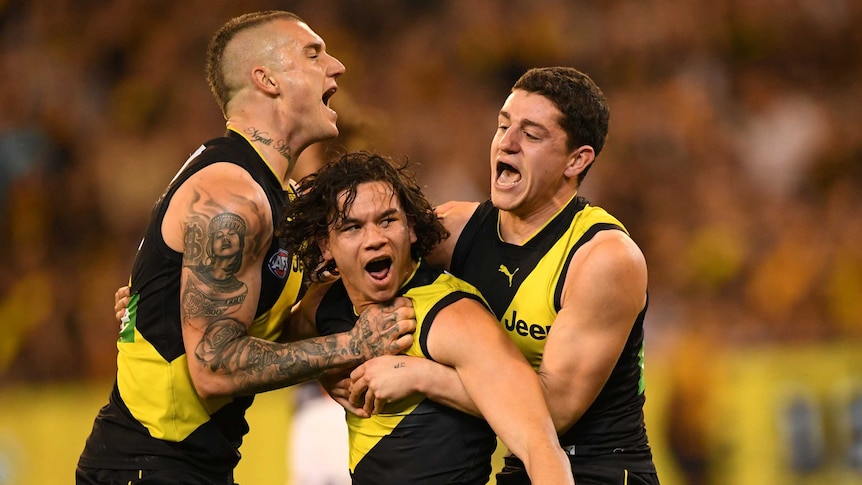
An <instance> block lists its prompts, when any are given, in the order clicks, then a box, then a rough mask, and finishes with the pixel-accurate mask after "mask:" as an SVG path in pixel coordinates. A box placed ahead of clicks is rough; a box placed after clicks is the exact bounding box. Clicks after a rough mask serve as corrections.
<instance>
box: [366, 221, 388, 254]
mask: <svg viewBox="0 0 862 485" xmlns="http://www.w3.org/2000/svg"><path fill="white" fill-rule="evenodd" d="M364 242H365V247H367V248H370V249H377V248H380V247H381V246H383V245H384V244H386V237H385V236H384V234H383V229H382V228H381V227H380V226H378V225H377V224H369V225H368V227H367V228H366V230H365V241H364Z"/></svg>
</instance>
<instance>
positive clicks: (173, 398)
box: [79, 131, 302, 476]
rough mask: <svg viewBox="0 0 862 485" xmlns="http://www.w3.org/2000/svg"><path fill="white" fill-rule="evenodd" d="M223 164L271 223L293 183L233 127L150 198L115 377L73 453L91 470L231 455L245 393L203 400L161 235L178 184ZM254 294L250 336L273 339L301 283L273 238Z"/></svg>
mask: <svg viewBox="0 0 862 485" xmlns="http://www.w3.org/2000/svg"><path fill="white" fill-rule="evenodd" d="M218 162H230V163H234V164H236V165H239V166H240V167H242V168H244V169H245V170H246V171H248V173H249V174H251V176H252V177H253V178H254V180H255V181H257V183H258V184H259V185H260V187H261V188H262V189H263V190H264V192H265V193H266V196H267V199H268V200H269V204H270V206H271V209H272V220H273V221H274V223H278V221H280V220H281V213H282V210H283V208H284V206H285V203H287V201H288V200H289V198H290V197H292V188H291V187H284V186H283V185H282V182H281V179H280V178H279V177H278V176H276V175H275V173H274V172H273V171H272V169H271V168H270V167H269V166H268V164H267V163H266V162H265V160H264V159H263V158H262V157H261V155H260V154H259V153H258V152H257V151H256V150H255V148H254V147H253V146H252V145H251V143H249V141H248V140H247V139H246V138H245V137H244V136H243V135H241V134H239V133H237V132H235V131H228V133H227V134H226V135H225V136H224V137H222V138H217V139H214V140H211V141H208V142H207V143H205V144H204V145H203V146H201V147H200V148H199V149H198V151H196V152H195V153H194V154H193V155H192V156H191V157H190V158H189V160H188V161H187V162H186V164H185V165H184V166H183V168H182V169H181V170H180V172H179V173H178V174H177V175H176V176H175V177H174V180H172V181H171V183H170V184H169V186H168V188H167V190H166V191H165V193H164V194H163V195H162V197H161V198H160V199H159V201H158V202H157V203H156V205H155V207H154V209H153V214H152V217H151V219H150V222H149V225H148V227H147V229H146V233H145V236H144V239H143V241H142V242H141V245H140V247H139V249H138V252H137V255H136V257H135V262H134V266H133V268H132V275H131V279H130V282H131V299H130V301H129V305H128V308H127V309H128V313H127V317H128V319H127V320H126V319H124V321H123V323H122V326H121V330H120V337H119V340H118V341H117V350H118V356H117V378H116V381H115V384H114V389H113V392H112V393H111V397H110V400H109V402H108V404H107V405H106V406H105V407H104V408H102V410H101V411H100V412H99V415H98V417H97V418H96V422H95V424H94V427H93V431H92V434H91V435H90V437H89V439H88V440H87V444H86V447H85V449H84V452H83V454H82V455H81V458H80V462H79V463H80V464H81V465H82V466H87V467H91V468H111V469H131V468H141V469H155V468H172V467H197V468H200V469H203V470H207V471H211V472H214V473H216V474H219V475H222V476H223V475H224V474H225V473H226V472H229V471H230V470H232V469H233V468H234V467H235V466H236V464H237V462H238V460H239V451H238V448H239V445H240V443H241V442H242V438H243V436H244V435H245V434H246V433H247V432H248V425H247V423H246V421H245V410H246V409H247V408H248V406H250V405H251V403H252V398H251V397H243V398H235V399H232V398H220V399H209V400H204V399H201V398H200V397H199V396H198V395H197V393H196V392H195V388H194V385H193V383H192V380H191V376H190V374H189V370H188V365H187V356H186V353H185V348H184V346H183V337H182V329H181V325H180V296H179V295H180V277H181V273H182V271H181V270H182V259H183V254H182V253H180V252H176V251H174V250H172V249H171V248H170V247H169V246H168V245H167V244H166V243H165V241H164V240H163V238H162V236H161V226H162V221H163V219H164V216H165V212H166V211H167V208H168V204H169V203H170V201H171V198H172V197H173V195H174V193H175V192H176V190H177V188H178V187H179V186H180V185H181V184H182V183H183V182H185V181H186V180H188V178H189V177H191V176H192V175H193V174H195V173H197V172H198V171H199V170H201V169H202V168H204V167H206V166H209V165H211V164H213V163H218ZM260 271H261V294H260V301H259V303H258V308H257V311H256V318H255V320H254V323H253V325H252V326H251V328H250V329H249V333H250V334H251V335H252V336H255V337H259V338H262V339H266V340H275V339H277V338H278V337H279V336H280V334H281V323H280V321H281V317H282V316H283V315H285V314H286V313H287V312H289V311H290V308H291V306H292V305H293V304H294V303H295V302H296V301H297V300H298V299H299V297H300V293H301V290H302V273H301V272H300V271H299V269H298V266H297V264H296V262H295V261H294V258H292V257H291V256H290V255H289V254H288V253H287V252H286V251H285V250H284V249H283V248H282V247H281V245H280V242H279V240H278V238H277V237H275V236H273V239H272V241H271V243H270V246H269V248H268V249H267V252H266V256H265V258H264V262H263V265H262V266H261V269H260Z"/></svg>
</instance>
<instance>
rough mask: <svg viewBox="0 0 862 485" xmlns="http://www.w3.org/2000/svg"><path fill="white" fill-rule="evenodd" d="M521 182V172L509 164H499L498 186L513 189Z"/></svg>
mask: <svg viewBox="0 0 862 485" xmlns="http://www.w3.org/2000/svg"><path fill="white" fill-rule="evenodd" d="M520 181H521V172H519V171H518V170H517V169H516V168H515V167H513V166H511V165H509V164H508V163H503V162H497V185H500V186H503V187H512V186H514V185H517V184H518V182H520Z"/></svg>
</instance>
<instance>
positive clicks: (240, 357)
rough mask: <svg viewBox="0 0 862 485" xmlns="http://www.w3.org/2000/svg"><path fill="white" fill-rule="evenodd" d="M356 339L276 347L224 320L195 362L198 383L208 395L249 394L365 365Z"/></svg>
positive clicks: (211, 330)
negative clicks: (197, 369)
mask: <svg viewBox="0 0 862 485" xmlns="http://www.w3.org/2000/svg"><path fill="white" fill-rule="evenodd" d="M356 340H357V339H356V337H355V336H354V335H353V334H351V333H340V334H334V335H328V336H323V337H316V338H311V339H306V340H301V341H298V342H288V343H276V342H270V341H267V340H263V339H259V338H256V337H252V336H249V335H248V334H247V332H246V330H245V326H244V325H243V324H242V323H240V322H238V321H236V320H231V319H223V320H221V321H218V322H214V323H212V324H211V325H210V326H209V327H208V329H207V331H206V333H205V334H204V336H203V338H202V339H201V340H200V342H199V343H198V345H197V346H196V348H195V349H194V355H191V356H189V359H190V362H189V364H190V368H193V367H194V366H197V367H198V368H199V369H200V371H201V372H199V373H198V375H197V376H196V377H197V378H196V379H195V385H196V387H197V389H198V392H199V393H200V394H201V395H202V397H208V398H209V397H217V396H235V395H248V394H254V393H258V392H264V391H269V390H273V389H278V388H281V387H286V386H290V385H293V384H297V383H299V382H304V381H308V380H312V379H316V378H317V377H319V376H321V375H323V374H324V373H325V372H327V371H337V370H348V369H350V368H352V367H355V366H357V365H359V364H360V363H362V362H363V361H364V360H365V359H367V358H368V355H366V354H365V352H364V351H363V346H362V345H361V343H360V342H357V341H356ZM192 359H194V362H191V360H192Z"/></svg>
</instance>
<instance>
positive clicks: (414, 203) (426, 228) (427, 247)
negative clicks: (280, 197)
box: [279, 151, 449, 277]
mask: <svg viewBox="0 0 862 485" xmlns="http://www.w3.org/2000/svg"><path fill="white" fill-rule="evenodd" d="M407 165H408V161H407V160H406V158H405V160H404V163H402V164H400V165H396V164H395V162H394V161H393V160H392V159H391V158H389V157H386V156H383V155H378V154H375V153H371V152H366V151H359V152H353V153H347V154H344V155H342V156H340V157H339V158H337V159H336V160H334V161H330V162H328V163H326V164H324V165H323V166H322V167H321V168H320V169H319V170H318V171H317V172H315V173H313V174H310V175H308V176H306V177H305V178H303V179H302V180H301V181H300V182H299V188H298V190H297V191H298V193H299V195H298V196H297V197H296V198H295V199H294V200H292V201H291V202H290V203H289V204H288V207H287V208H286V209H285V211H284V215H283V217H282V221H281V223H280V225H279V237H281V239H282V243H283V244H284V248H285V249H286V250H287V251H288V252H289V253H291V254H293V255H295V256H296V257H297V258H298V259H299V261H300V263H301V264H302V266H303V268H304V269H305V270H306V274H307V275H308V272H309V271H315V270H318V271H320V270H321V268H319V267H320V265H321V264H322V263H323V255H322V254H321V252H320V248H319V247H318V245H317V241H319V240H322V239H325V238H327V237H328V236H329V231H330V230H331V229H332V228H333V227H335V226H337V225H338V224H339V223H340V222H341V221H342V220H343V219H344V217H345V216H346V215H347V213H348V212H349V211H350V207H351V205H352V204H353V201H354V200H355V198H356V188H357V186H359V185H360V184H363V183H366V182H385V183H387V184H389V185H390V186H391V187H392V190H393V192H394V194H395V196H396V197H398V201H399V203H400V204H401V208H402V209H403V210H404V213H405V215H406V217H407V221H408V223H409V224H410V227H411V228H412V229H413V232H414V233H415V234H416V242H415V243H413V244H412V245H411V248H410V254H411V256H412V257H413V259H414V260H416V259H419V258H421V257H424V256H426V255H428V254H429V253H430V252H431V250H432V249H433V248H434V246H435V245H437V244H438V243H439V242H440V241H443V240H444V239H446V238H447V237H449V231H447V230H446V228H445V227H443V224H442V223H441V222H440V220H439V219H438V218H437V214H436V212H434V208H433V207H432V206H431V203H430V202H428V199H426V198H425V196H424V195H423V194H422V189H421V188H420V187H419V185H418V184H417V183H416V178H415V176H414V175H413V174H412V173H411V172H410V171H408V170H407ZM344 191H346V192H347V198H346V199H345V201H344V206H343V207H341V208H340V209H339V207H338V203H339V194H341V193H342V192H344ZM324 269H327V270H332V268H330V267H327V268H324ZM308 276H311V277H313V276H314V275H308Z"/></svg>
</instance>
